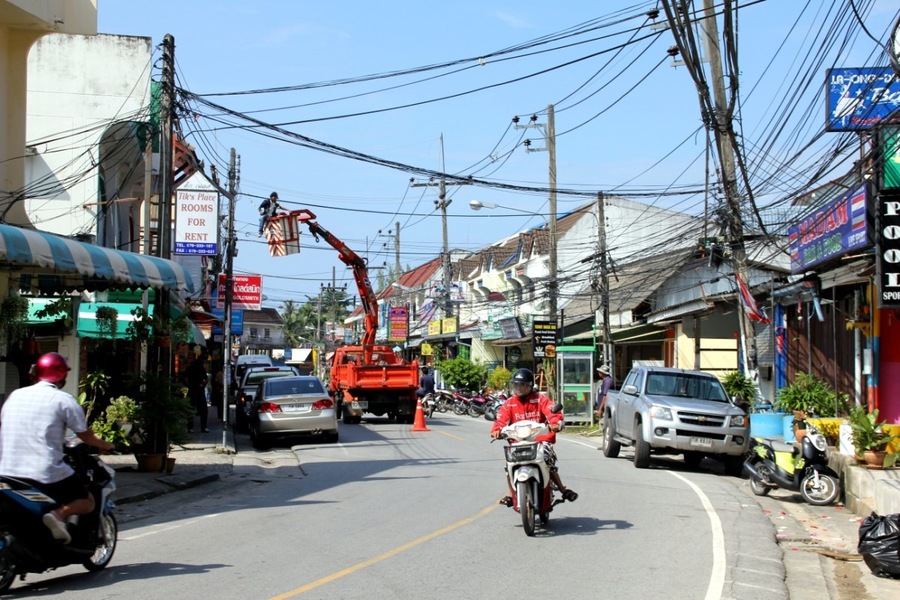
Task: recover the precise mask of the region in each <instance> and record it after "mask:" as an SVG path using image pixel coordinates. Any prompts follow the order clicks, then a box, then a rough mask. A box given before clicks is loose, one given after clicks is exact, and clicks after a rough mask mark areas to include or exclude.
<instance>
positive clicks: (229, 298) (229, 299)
mask: <svg viewBox="0 0 900 600" xmlns="http://www.w3.org/2000/svg"><path fill="white" fill-rule="evenodd" d="M237 180H238V176H237V153H236V152H235V150H234V148H232V149H231V158H230V160H229V162H228V227H227V234H226V235H227V236H228V241H227V243H226V246H225V252H226V254H225V306H224V312H225V322H224V323H223V324H222V333H223V338H222V339H223V342H224V344H223V347H222V360H223V361H224V364H223V365H222V383H223V384H224V388H225V392H224V393H225V397H224V398H223V399H222V406H223V409H222V420H223V421H224V422H226V423H227V422H228V392H229V391H230V389H231V346H232V345H233V342H232V339H231V323H232V310H233V308H232V303H233V302H234V255H235V253H236V251H235V247H234V245H235V243H236V242H237V236H236V235H234V204H235V202H234V201H235V198H236V197H237ZM222 447H223V448H224V447H225V431H224V430H223V431H222Z"/></svg>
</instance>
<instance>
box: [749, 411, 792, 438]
mask: <svg viewBox="0 0 900 600" xmlns="http://www.w3.org/2000/svg"><path fill="white" fill-rule="evenodd" d="M783 422H784V413H752V414H751V415H750V437H761V438H774V437H781V436H782V435H784V429H783V427H784V425H783Z"/></svg>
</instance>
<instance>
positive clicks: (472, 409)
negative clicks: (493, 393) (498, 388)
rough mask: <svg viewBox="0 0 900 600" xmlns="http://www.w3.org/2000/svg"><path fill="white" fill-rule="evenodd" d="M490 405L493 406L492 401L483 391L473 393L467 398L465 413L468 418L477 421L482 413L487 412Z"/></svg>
mask: <svg viewBox="0 0 900 600" xmlns="http://www.w3.org/2000/svg"><path fill="white" fill-rule="evenodd" d="M491 404H493V400H492V399H491V397H490V396H489V395H487V394H485V393H484V392H483V391H482V392H475V393H474V394H472V397H471V398H469V406H468V408H467V412H468V413H469V416H470V417H472V418H473V419H477V418H478V417H480V416H482V415H483V414H484V411H485V410H487V408H488V406H490V405H491Z"/></svg>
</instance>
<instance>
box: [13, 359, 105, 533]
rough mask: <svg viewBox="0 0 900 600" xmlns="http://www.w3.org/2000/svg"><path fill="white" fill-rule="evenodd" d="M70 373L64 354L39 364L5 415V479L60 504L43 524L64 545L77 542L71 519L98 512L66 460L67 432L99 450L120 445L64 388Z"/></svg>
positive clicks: (15, 396)
mask: <svg viewBox="0 0 900 600" xmlns="http://www.w3.org/2000/svg"><path fill="white" fill-rule="evenodd" d="M69 370H70V369H69V365H68V363H67V362H66V359H65V358H64V357H63V356H62V355H61V354H58V353H56V352H48V353H47V354H44V355H42V356H41V357H40V358H38V360H37V362H36V363H35V365H34V376H35V379H36V380H37V381H36V383H34V384H33V385H30V386H28V387H24V388H21V389H18V390H16V391H14V392H12V393H11V394H10V395H9V398H7V400H6V402H4V403H3V410H2V411H0V423H2V426H0V475H2V476H4V477H14V478H16V479H25V480H28V481H29V482H31V483H33V484H34V485H35V487H37V488H38V489H40V490H41V491H43V492H44V493H45V494H47V495H48V496H50V497H51V498H53V499H54V500H55V501H56V502H57V504H59V507H58V508H57V509H56V510H53V511H51V512H49V513H47V514H45V515H44V517H43V521H44V525H46V526H47V528H48V529H49V530H50V533H51V534H52V535H53V537H54V538H55V539H57V540H59V541H61V542H63V543H64V544H68V543H69V542H70V541H72V536H71V535H70V534H69V531H68V529H67V528H66V519H67V518H68V517H70V516H72V515H83V514H87V513H89V512H91V511H92V510H94V498H93V496H91V494H90V492H88V488H87V485H86V484H85V482H84V481H83V480H82V479H81V477H80V476H78V475H76V474H75V471H74V470H73V469H72V467H70V466H69V465H68V464H66V462H65V461H64V460H63V447H64V445H65V438H66V430H68V429H71V430H72V431H73V432H74V433H75V435H77V436H78V437H79V438H80V439H81V440H82V441H83V442H84V443H86V444H89V445H91V446H95V447H97V448H99V449H100V450H112V449H113V448H114V447H115V446H114V445H113V444H111V443H110V442H107V441H104V440H101V439H100V438H98V437H97V436H96V435H95V434H94V432H93V431H92V430H91V429H90V428H89V427H88V426H87V421H86V420H85V417H84V410H83V409H82V408H81V406H79V404H78V402H77V401H76V400H75V398H73V397H72V396H71V394H68V393H66V392H64V391H62V390H61V389H60V388H62V387H63V386H64V385H65V384H66V376H67V375H68V372H69Z"/></svg>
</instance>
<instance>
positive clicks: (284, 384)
mask: <svg viewBox="0 0 900 600" xmlns="http://www.w3.org/2000/svg"><path fill="white" fill-rule="evenodd" d="M266 392H267V394H268V395H269V396H270V397H271V396H294V395H297V394H322V395H324V394H325V388H324V387H323V386H322V382H321V381H319V380H318V379H315V378H312V377H310V378H304V379H296V378H293V377H292V378H290V379H281V380H278V381H270V382H269V383H268V384H267V387H266Z"/></svg>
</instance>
